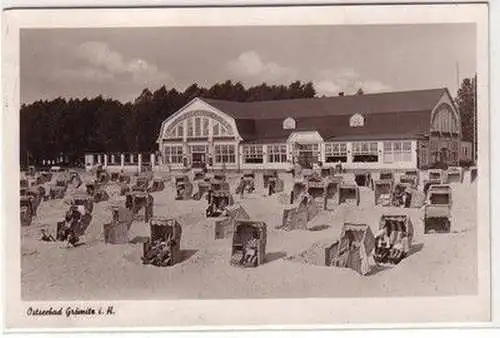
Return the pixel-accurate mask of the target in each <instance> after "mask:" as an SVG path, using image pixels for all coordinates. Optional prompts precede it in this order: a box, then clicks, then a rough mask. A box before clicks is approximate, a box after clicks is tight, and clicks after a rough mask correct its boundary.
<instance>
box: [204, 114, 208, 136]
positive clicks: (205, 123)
mask: <svg viewBox="0 0 500 338" xmlns="http://www.w3.org/2000/svg"><path fill="white" fill-rule="evenodd" d="M208 123H209V120H208V118H206V117H204V118H203V133H202V134H203V136H208Z"/></svg>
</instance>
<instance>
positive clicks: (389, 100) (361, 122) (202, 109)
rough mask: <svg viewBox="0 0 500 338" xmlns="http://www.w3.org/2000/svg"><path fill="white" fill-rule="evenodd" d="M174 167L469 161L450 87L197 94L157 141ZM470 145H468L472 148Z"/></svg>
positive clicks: (162, 160)
mask: <svg viewBox="0 0 500 338" xmlns="http://www.w3.org/2000/svg"><path fill="white" fill-rule="evenodd" d="M157 143H158V150H159V154H160V156H159V159H158V162H159V164H160V165H163V166H168V167H169V168H170V169H182V168H185V167H201V166H203V165H204V164H205V163H206V164H207V166H208V167H210V168H214V169H223V168H226V169H240V170H241V169H283V170H285V169H289V168H290V167H291V166H292V165H294V164H295V163H299V164H301V165H302V166H304V167H309V166H311V165H312V164H313V163H314V162H320V163H321V164H322V165H323V167H329V166H335V165H336V164H337V163H338V162H341V163H342V165H343V167H344V168H346V169H368V170H370V169H375V170H380V169H404V170H405V169H416V168H422V167H425V166H427V165H430V164H432V163H435V162H438V161H440V162H446V163H448V164H449V165H458V164H459V161H465V160H470V158H471V154H470V148H468V145H467V143H466V142H463V141H462V132H461V121H460V115H459V114H458V111H457V109H456V107H455V104H454V103H453V100H452V98H451V96H450V94H449V92H448V90H447V89H430V90H419V91H407V92H393V93H381V94H365V95H355V96H338V97H327V98H311V99H292V100H280V101H264V102H262V101H260V102H230V101H219V100H212V99H201V98H195V99H193V100H192V101H191V102H189V103H188V104H187V105H186V106H184V107H183V108H181V109H180V110H179V111H177V112H176V113H174V114H173V115H172V116H170V117H169V118H168V119H166V120H165V121H164V122H163V123H162V126H161V130H160V135H159V137H158V140H157ZM467 149H469V151H468V150H467Z"/></svg>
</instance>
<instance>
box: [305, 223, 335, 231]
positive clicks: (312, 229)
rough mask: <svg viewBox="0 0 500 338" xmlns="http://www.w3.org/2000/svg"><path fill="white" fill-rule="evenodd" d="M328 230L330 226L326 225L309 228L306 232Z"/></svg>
mask: <svg viewBox="0 0 500 338" xmlns="http://www.w3.org/2000/svg"><path fill="white" fill-rule="evenodd" d="M328 228H330V226H329V225H328V224H322V225H315V226H313V227H310V228H309V229H307V230H309V231H321V230H326V229H328Z"/></svg>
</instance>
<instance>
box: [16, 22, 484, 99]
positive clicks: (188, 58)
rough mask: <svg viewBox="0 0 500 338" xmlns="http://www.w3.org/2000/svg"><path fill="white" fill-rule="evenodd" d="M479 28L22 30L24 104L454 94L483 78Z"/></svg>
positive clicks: (460, 25) (455, 26)
mask: <svg viewBox="0 0 500 338" xmlns="http://www.w3.org/2000/svg"><path fill="white" fill-rule="evenodd" d="M475 34H476V30H475V25H474V24H411V25H377V26H373V25H370V26H369V25H349V26H307V27H286V26H280V27H262V26H260V27H209V28H208V27H158V28H109V29H107V28H74V29H30V30H22V31H21V56H20V61H21V63H20V76H21V102H22V103H30V102H33V101H36V100H40V99H47V100H50V99H54V98H57V97H65V98H70V97H73V98H77V97H78V98H83V97H95V96H98V95H102V96H103V97H109V98H112V99H117V100H120V101H122V102H127V101H132V100H134V98H136V97H137V96H138V95H139V94H140V93H141V92H142V90H143V89H144V88H149V89H150V90H151V91H154V90H156V89H158V88H160V87H161V86H162V85H165V86H166V87H167V89H169V88H176V89H178V90H180V91H182V90H184V89H185V88H186V87H188V86H189V85H191V84H192V83H197V84H199V85H200V86H204V87H210V86H212V85H213V84H215V83H217V82H224V81H226V80H232V81H233V82H237V81H240V82H241V83H243V84H244V85H245V86H251V85H258V84H261V83H262V82H266V83H268V84H289V83H291V82H293V81H296V80H300V81H303V82H308V81H311V82H313V83H314V86H315V88H316V91H317V92H318V95H327V96H329V95H337V94H338V93H339V92H340V91H344V92H345V93H346V94H351V93H354V92H355V91H356V90H357V89H358V88H363V90H364V92H365V93H376V92H386V91H400V90H413V89H429V88H442V87H447V88H448V89H449V90H450V92H451V93H452V95H455V93H456V91H457V79H458V78H459V79H463V78H464V77H471V76H473V75H474V73H475V71H476V36H475Z"/></svg>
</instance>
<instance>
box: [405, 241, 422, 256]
mask: <svg viewBox="0 0 500 338" xmlns="http://www.w3.org/2000/svg"><path fill="white" fill-rule="evenodd" d="M423 247H424V243H416V244H413V245H412V246H411V248H410V252H409V253H408V257H410V256H411V255H413V254H416V253H417V252H419V251H420V250H422V248H423Z"/></svg>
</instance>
